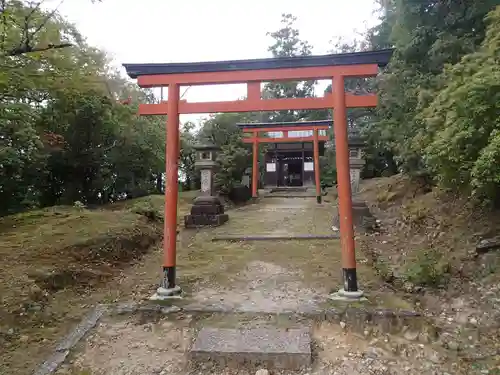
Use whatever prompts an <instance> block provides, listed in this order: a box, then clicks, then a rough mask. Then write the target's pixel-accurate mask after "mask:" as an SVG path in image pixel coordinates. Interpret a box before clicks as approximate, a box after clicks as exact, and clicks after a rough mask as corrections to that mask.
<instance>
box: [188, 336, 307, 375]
mask: <svg viewBox="0 0 500 375" xmlns="http://www.w3.org/2000/svg"><path fill="white" fill-rule="evenodd" d="M189 356H190V359H191V361H193V362H196V363H206V362H207V361H211V362H213V363H214V364H216V365H218V366H223V367H239V368H241V367H242V366H248V365H250V366H264V367H265V368H267V369H286V370H299V369H301V368H304V367H308V366H310V365H311V333H310V329H309V328H291V329H279V328H250V329H231V328H208V327H206V328H202V329H201V330H200V331H199V332H198V335H197V337H196V339H195V342H194V344H193V346H192V347H191V350H190V352H189Z"/></svg>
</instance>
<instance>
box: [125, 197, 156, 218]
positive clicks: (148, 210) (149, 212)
mask: <svg viewBox="0 0 500 375" xmlns="http://www.w3.org/2000/svg"><path fill="white" fill-rule="evenodd" d="M130 211H132V212H133V213H136V214H138V215H142V216H145V217H146V218H148V220H151V221H163V214H162V213H161V212H160V211H159V210H158V209H157V208H156V207H155V206H154V205H153V203H152V202H151V201H150V200H143V201H140V202H137V203H135V204H134V205H133V206H132V208H131V209H130Z"/></svg>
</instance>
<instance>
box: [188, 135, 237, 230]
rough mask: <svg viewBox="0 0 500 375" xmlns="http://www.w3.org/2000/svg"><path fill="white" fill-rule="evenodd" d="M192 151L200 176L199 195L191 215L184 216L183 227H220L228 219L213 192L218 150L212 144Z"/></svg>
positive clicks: (200, 146)
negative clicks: (194, 153)
mask: <svg viewBox="0 0 500 375" xmlns="http://www.w3.org/2000/svg"><path fill="white" fill-rule="evenodd" d="M194 149H195V152H196V161H195V164H194V166H195V168H196V169H197V170H199V171H200V175H201V178H200V180H201V194H200V196H199V197H197V198H195V200H194V201H193V206H192V207H191V214H189V215H186V216H184V226H185V227H186V228H199V227H204V226H219V225H222V224H224V223H225V222H226V221H228V219H229V217H228V215H227V214H225V213H224V205H223V204H222V202H221V201H220V199H219V198H218V197H217V196H216V195H215V191H214V175H215V169H216V166H217V163H216V158H217V151H219V148H218V147H217V146H215V145H212V144H203V145H198V146H195V147H194Z"/></svg>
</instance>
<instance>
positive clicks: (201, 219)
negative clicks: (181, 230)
mask: <svg viewBox="0 0 500 375" xmlns="http://www.w3.org/2000/svg"><path fill="white" fill-rule="evenodd" d="M228 220H229V216H228V215H227V214H225V213H224V205H223V204H222V202H221V201H220V199H219V198H217V197H212V196H201V197H198V198H196V199H195V200H194V202H193V206H192V207H191V214H190V215H186V216H184V226H185V227H186V228H198V227H204V226H219V225H222V224H224V223H225V222H226V221H228Z"/></svg>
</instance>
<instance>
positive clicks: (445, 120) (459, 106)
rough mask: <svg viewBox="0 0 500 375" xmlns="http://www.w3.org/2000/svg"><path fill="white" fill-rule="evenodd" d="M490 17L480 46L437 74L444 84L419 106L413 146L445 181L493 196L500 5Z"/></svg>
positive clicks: (498, 158) (499, 146)
mask: <svg viewBox="0 0 500 375" xmlns="http://www.w3.org/2000/svg"><path fill="white" fill-rule="evenodd" d="M488 22H489V25H490V26H489V28H488V29H487V34H486V38H485V40H484V42H483V44H482V47H481V48H480V49H479V50H478V51H476V52H474V53H471V54H468V55H466V56H464V57H463V58H462V59H461V61H460V62H458V63H457V64H455V65H452V66H449V67H447V68H446V69H445V71H444V72H443V74H442V75H441V76H440V79H441V81H443V82H446V86H445V87H444V88H443V89H442V90H440V91H439V93H438V95H437V96H436V97H435V98H434V99H433V100H432V101H431V102H430V105H429V106H428V107H427V108H425V109H423V110H422V112H421V114H420V120H421V121H422V123H423V125H424V127H423V129H422V131H420V132H419V134H418V136H417V137H415V147H416V148H417V147H421V148H422V149H423V150H424V153H423V155H424V158H425V161H426V164H427V166H428V167H429V169H430V170H431V171H432V172H433V173H434V174H435V175H436V176H437V177H438V181H439V182H440V183H442V184H443V185H444V186H446V187H449V188H453V189H461V190H463V191H465V192H467V193H469V192H472V193H474V194H475V195H476V196H478V197H481V198H486V199H493V198H496V197H498V195H499V194H498V193H499V191H500V189H499V188H500V170H499V168H498V165H499V163H500V117H499V114H500V6H498V7H497V8H496V10H494V11H492V12H491V13H490V15H489V16H488ZM497 199H498V198H497Z"/></svg>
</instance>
